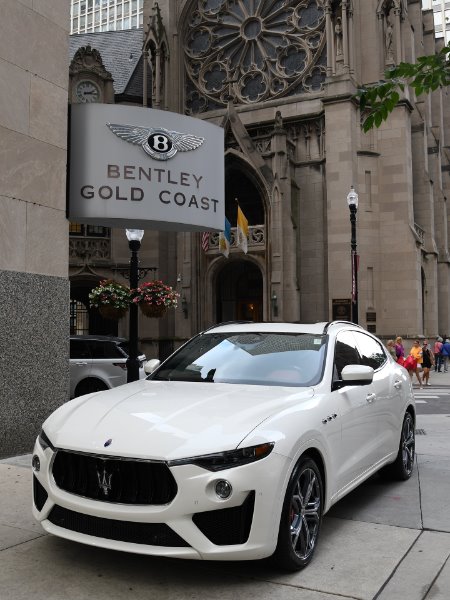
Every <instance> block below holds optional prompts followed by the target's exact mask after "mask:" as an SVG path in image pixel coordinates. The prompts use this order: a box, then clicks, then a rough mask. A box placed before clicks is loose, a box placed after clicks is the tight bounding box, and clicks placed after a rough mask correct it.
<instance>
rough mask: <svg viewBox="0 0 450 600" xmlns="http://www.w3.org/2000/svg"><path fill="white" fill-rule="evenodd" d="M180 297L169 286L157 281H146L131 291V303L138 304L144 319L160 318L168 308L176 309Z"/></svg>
mask: <svg viewBox="0 0 450 600" xmlns="http://www.w3.org/2000/svg"><path fill="white" fill-rule="evenodd" d="M179 297H180V295H179V294H178V292H176V291H175V290H174V289H173V288H172V287H170V285H167V284H165V283H163V282H162V281H159V280H153V281H147V282H146V283H143V284H141V285H140V286H139V287H138V288H136V289H135V290H131V301H132V302H133V303H134V304H139V306H140V307H141V312H142V314H143V315H145V316H146V317H151V318H157V319H158V318H160V317H163V316H164V315H165V314H166V311H167V309H168V308H176V307H177V303H178V298H179Z"/></svg>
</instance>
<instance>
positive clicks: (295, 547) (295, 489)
mask: <svg viewBox="0 0 450 600" xmlns="http://www.w3.org/2000/svg"><path fill="white" fill-rule="evenodd" d="M322 512H323V484H322V477H321V475H320V471H319V469H318V468H317V465H316V463H315V462H314V460H312V459H311V458H309V457H307V456H305V457H303V458H301V459H300V461H299V463H298V464H297V466H296V468H295V469H294V471H293V473H292V475H291V479H290V481H289V485H288V487H287V490H286V496H285V498H284V502H283V510H282V513H281V520H280V529H279V532H278V543H277V547H276V550H275V553H274V555H273V558H274V560H275V562H276V563H277V565H278V566H279V567H280V568H282V569H284V570H286V571H297V570H299V569H303V568H304V567H306V565H308V564H309V563H310V562H311V560H312V557H313V554H314V550H315V548H316V544H317V540H318V538H319V531H320V526H321V523H322Z"/></svg>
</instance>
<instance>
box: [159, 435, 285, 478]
mask: <svg viewBox="0 0 450 600" xmlns="http://www.w3.org/2000/svg"><path fill="white" fill-rule="evenodd" d="M274 445H275V444H274V442H270V443H267V444H258V446H249V447H248V448H238V449H237V450H228V451H225V452H215V453H214V454H203V455H202V456H191V457H189V458H180V459H177V460H170V461H168V463H167V464H168V465H169V467H176V466H179V465H197V466H198V467H202V468H203V469H208V471H222V470H223V469H231V468H233V467H240V466H242V465H247V464H248V463H252V462H255V461H257V460H261V459H262V458H265V457H266V456H269V454H270V453H271V452H272V450H273V447H274Z"/></svg>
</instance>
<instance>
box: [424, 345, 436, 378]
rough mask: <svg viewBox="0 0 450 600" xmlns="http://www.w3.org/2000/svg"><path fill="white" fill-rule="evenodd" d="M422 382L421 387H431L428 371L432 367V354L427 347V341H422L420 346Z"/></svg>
mask: <svg viewBox="0 0 450 600" xmlns="http://www.w3.org/2000/svg"><path fill="white" fill-rule="evenodd" d="M422 355H423V362H422V369H423V370H422V382H423V385H431V383H430V382H429V379H430V369H431V367H432V366H433V365H434V353H433V352H432V351H431V348H430V347H429V345H428V340H424V341H423V345H422Z"/></svg>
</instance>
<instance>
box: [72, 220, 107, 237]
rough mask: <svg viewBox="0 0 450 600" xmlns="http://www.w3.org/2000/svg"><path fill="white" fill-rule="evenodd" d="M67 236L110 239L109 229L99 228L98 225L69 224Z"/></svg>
mask: <svg viewBox="0 0 450 600" xmlns="http://www.w3.org/2000/svg"><path fill="white" fill-rule="evenodd" d="M69 235H73V236H77V237H81V236H83V237H110V235H111V229H110V228H109V227H99V226H98V225H80V224H79V223H69Z"/></svg>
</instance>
